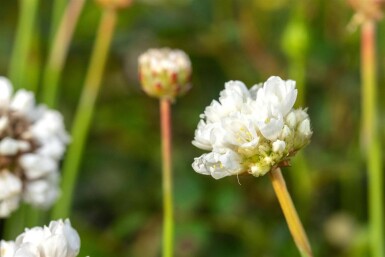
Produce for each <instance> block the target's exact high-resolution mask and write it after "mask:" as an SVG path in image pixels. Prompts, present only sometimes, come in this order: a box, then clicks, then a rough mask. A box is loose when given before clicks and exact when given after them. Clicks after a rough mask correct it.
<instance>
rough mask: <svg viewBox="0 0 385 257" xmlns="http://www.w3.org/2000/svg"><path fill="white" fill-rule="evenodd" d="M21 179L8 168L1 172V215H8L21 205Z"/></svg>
mask: <svg viewBox="0 0 385 257" xmlns="http://www.w3.org/2000/svg"><path fill="white" fill-rule="evenodd" d="M21 192H22V184H21V180H20V179H19V178H18V177H17V176H15V175H14V174H13V173H10V172H9V171H7V170H3V171H2V172H0V217H6V216H8V215H9V214H10V213H11V212H12V211H14V210H15V209H17V207H19V200H20V197H21Z"/></svg>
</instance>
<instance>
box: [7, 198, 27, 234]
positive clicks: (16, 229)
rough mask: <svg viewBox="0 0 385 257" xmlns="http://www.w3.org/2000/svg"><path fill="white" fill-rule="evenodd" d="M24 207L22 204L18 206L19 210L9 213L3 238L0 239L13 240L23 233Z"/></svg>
mask: <svg viewBox="0 0 385 257" xmlns="http://www.w3.org/2000/svg"><path fill="white" fill-rule="evenodd" d="M26 207H27V206H25V205H24V204H20V206H19V209H17V210H16V211H15V212H13V213H11V215H10V217H9V218H7V219H6V221H5V225H4V238H0V239H5V240H15V239H16V236H17V235H19V234H20V233H22V232H23V231H24V228H25V214H26V213H25V211H26Z"/></svg>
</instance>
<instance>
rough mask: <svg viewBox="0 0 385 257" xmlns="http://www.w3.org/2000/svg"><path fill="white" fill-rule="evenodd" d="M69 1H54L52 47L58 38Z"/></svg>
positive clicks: (50, 41) (51, 33)
mask: <svg viewBox="0 0 385 257" xmlns="http://www.w3.org/2000/svg"><path fill="white" fill-rule="evenodd" d="M68 1H69V0H53V1H52V2H53V3H52V17H51V28H50V30H51V31H50V37H49V43H50V44H51V45H52V43H53V41H54V38H55V36H56V32H57V29H58V27H59V24H60V20H61V18H62V16H63V11H64V9H65V7H66V5H67V2H68Z"/></svg>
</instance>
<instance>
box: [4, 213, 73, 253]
mask: <svg viewBox="0 0 385 257" xmlns="http://www.w3.org/2000/svg"><path fill="white" fill-rule="evenodd" d="M79 250H80V238H79V235H78V233H77V232H76V230H75V229H73V228H72V226H71V223H70V221H69V220H68V219H67V220H65V221H64V222H63V220H58V221H51V223H50V224H49V226H48V227H47V226H44V227H34V228H31V229H26V230H25V232H24V233H22V234H21V235H19V236H18V237H17V238H16V240H15V241H3V240H1V241H0V256H1V257H75V256H77V255H78V253H79Z"/></svg>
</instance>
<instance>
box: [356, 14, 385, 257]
mask: <svg viewBox="0 0 385 257" xmlns="http://www.w3.org/2000/svg"><path fill="white" fill-rule="evenodd" d="M375 37H376V25H375V22H374V21H373V20H371V19H369V18H368V19H367V20H365V21H364V22H363V24H362V30H361V76H362V131H361V133H362V142H363V144H364V148H365V149H366V151H365V152H366V154H367V156H366V158H367V169H368V177H369V179H368V183H369V185H368V190H369V192H368V197H369V199H368V202H369V224H370V237H371V238H370V242H371V251H372V256H376V257H382V256H384V240H385V238H384V227H383V226H384V223H383V218H384V214H383V204H384V199H383V193H382V188H383V175H382V166H383V164H382V147H381V140H380V138H379V135H378V128H377V120H376V118H377V111H376V108H377V98H376V95H377V74H376V73H377V72H376V70H377V66H376V45H375Z"/></svg>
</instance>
